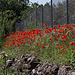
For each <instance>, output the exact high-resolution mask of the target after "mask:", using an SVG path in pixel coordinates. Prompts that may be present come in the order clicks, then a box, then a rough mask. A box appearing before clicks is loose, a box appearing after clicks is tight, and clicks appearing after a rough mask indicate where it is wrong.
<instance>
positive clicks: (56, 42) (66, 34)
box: [0, 24, 75, 75]
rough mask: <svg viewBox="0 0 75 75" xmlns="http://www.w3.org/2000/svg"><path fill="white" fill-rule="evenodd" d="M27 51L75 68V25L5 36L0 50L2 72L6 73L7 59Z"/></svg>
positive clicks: (0, 69)
mask: <svg viewBox="0 0 75 75" xmlns="http://www.w3.org/2000/svg"><path fill="white" fill-rule="evenodd" d="M27 53H28V54H32V55H37V56H38V58H39V59H40V60H41V61H42V60H47V61H49V62H50V63H56V64H58V65H60V66H62V65H71V66H72V67H73V68H75V25H71V24H68V25H63V26H62V27H61V25H58V26H57V27H56V26H54V27H52V28H49V27H46V28H42V29H38V28H36V29H32V30H30V29H23V31H22V32H19V31H16V32H15V33H13V32H12V34H9V35H8V36H7V37H5V43H4V45H3V47H2V50H0V74H2V75H3V74H4V70H3V65H5V60H8V59H12V58H19V57H20V56H21V55H22V54H27ZM8 72H9V71H8ZM10 75H11V74H10Z"/></svg>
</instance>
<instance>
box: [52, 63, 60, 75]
mask: <svg viewBox="0 0 75 75" xmlns="http://www.w3.org/2000/svg"><path fill="white" fill-rule="evenodd" d="M51 67H52V69H51V74H53V75H57V73H58V70H59V66H58V65H56V64H52V66H51Z"/></svg>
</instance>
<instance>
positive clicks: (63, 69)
mask: <svg viewBox="0 0 75 75" xmlns="http://www.w3.org/2000/svg"><path fill="white" fill-rule="evenodd" d="M69 70H71V67H70V66H65V65H63V66H62V67H60V68H59V70H58V75H66V74H67V73H68V72H69Z"/></svg>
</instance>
